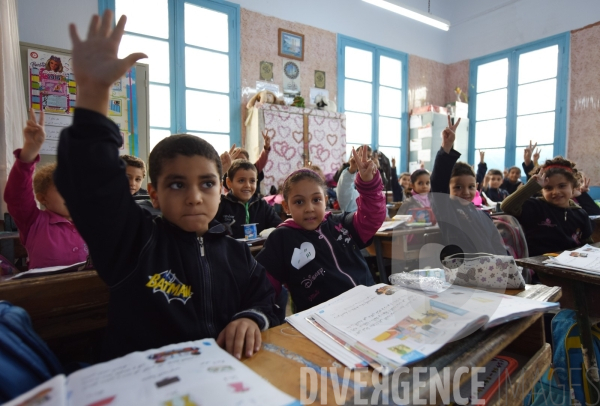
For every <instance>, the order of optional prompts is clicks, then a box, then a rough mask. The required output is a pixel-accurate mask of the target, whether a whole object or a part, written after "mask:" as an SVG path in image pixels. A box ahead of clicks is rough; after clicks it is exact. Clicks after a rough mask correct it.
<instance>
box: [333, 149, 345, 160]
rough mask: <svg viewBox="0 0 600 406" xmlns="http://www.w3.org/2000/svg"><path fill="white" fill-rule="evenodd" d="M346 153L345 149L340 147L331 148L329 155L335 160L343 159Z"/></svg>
mask: <svg viewBox="0 0 600 406" xmlns="http://www.w3.org/2000/svg"><path fill="white" fill-rule="evenodd" d="M345 153H346V150H345V149H342V148H333V149H332V150H331V155H332V156H333V158H334V159H337V160H340V159H341V160H344V154H345Z"/></svg>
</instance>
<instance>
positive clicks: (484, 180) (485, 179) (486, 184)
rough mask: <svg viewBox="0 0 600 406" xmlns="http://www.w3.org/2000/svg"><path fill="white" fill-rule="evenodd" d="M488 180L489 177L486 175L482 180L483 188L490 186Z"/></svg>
mask: <svg viewBox="0 0 600 406" xmlns="http://www.w3.org/2000/svg"><path fill="white" fill-rule="evenodd" d="M490 178H491V176H490V175H488V174H486V175H485V177H484V178H483V188H484V189H485V188H487V187H488V185H489V184H490Z"/></svg>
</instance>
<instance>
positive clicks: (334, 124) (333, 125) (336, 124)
mask: <svg viewBox="0 0 600 406" xmlns="http://www.w3.org/2000/svg"><path fill="white" fill-rule="evenodd" d="M327 124H328V125H329V129H330V130H331V131H333V132H337V131H338V130H339V129H340V120H327Z"/></svg>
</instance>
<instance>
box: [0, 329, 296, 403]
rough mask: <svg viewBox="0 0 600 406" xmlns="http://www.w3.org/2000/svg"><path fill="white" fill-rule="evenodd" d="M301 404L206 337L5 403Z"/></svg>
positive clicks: (99, 367)
mask: <svg viewBox="0 0 600 406" xmlns="http://www.w3.org/2000/svg"><path fill="white" fill-rule="evenodd" d="M24 404H27V405H33V404H35V405H45V406H62V405H72V406H84V405H88V406H89V405H111V406H120V405H127V406H129V405H274V406H282V405H300V402H298V401H297V400H296V399H294V398H292V397H291V396H289V395H287V394H285V393H283V392H281V391H280V390H279V389H277V388H275V387H274V386H272V385H271V384H269V383H268V382H267V381H265V380H264V379H263V378H261V377H260V376H259V375H257V374H256V373H254V372H253V371H252V370H251V369H250V368H248V367H247V366H245V365H244V364H242V363H241V362H240V361H238V360H237V359H235V358H234V357H233V356H231V355H229V354H228V353H226V352H225V351H224V350H222V349H221V348H219V346H218V345H217V343H216V342H215V340H213V339H205V340H198V341H190V342H186V343H180V344H172V345H168V346H165V347H162V348H159V349H156V350H148V351H143V352H134V353H131V354H128V355H126V356H124V357H122V358H117V359H114V360H112V361H109V362H105V363H102V364H96V365H93V366H91V367H88V368H85V369H81V370H79V371H77V372H74V373H73V374H71V375H69V376H68V377H65V376H64V375H57V376H55V377H54V378H52V379H51V380H49V381H47V382H45V383H43V384H41V385H39V386H37V387H36V388H34V389H32V390H30V391H29V392H27V393H25V394H23V395H21V396H19V397H17V398H16V399H13V400H12V401H11V402H9V403H7V404H6V405H8V406H17V405H24Z"/></svg>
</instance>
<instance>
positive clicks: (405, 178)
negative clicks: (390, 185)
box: [400, 175, 410, 189]
mask: <svg viewBox="0 0 600 406" xmlns="http://www.w3.org/2000/svg"><path fill="white" fill-rule="evenodd" d="M400 184H401V185H402V187H403V188H404V189H408V188H409V187H410V176H408V175H404V176H402V177H401V178H400Z"/></svg>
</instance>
